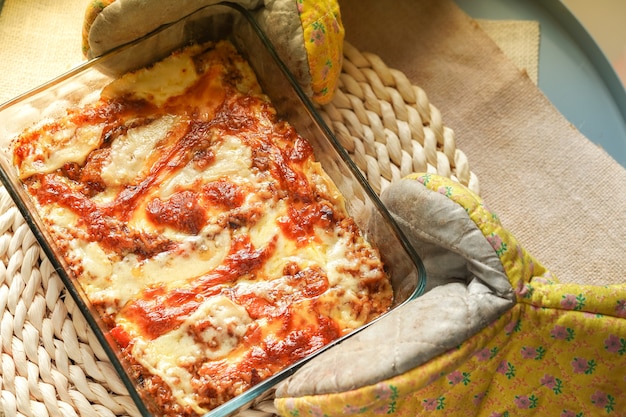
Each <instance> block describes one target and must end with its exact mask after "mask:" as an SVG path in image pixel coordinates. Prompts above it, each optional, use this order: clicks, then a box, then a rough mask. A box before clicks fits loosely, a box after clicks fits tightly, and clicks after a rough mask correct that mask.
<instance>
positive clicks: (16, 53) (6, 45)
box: [0, 0, 87, 103]
mask: <svg viewBox="0 0 626 417" xmlns="http://www.w3.org/2000/svg"><path fill="white" fill-rule="evenodd" d="M86 4H87V2H86V0H55V1H37V0H5V2H4V6H3V7H2V11H1V12H0V74H1V75H0V103H4V102H5V101H7V100H9V99H11V98H13V97H15V96H17V95H18V94H22V93H24V92H26V91H28V90H30V89H32V88H34V87H37V86H38V85H40V84H42V83H43V82H46V81H48V80H50V79H52V78H54V77H56V76H58V75H60V74H62V73H64V72H65V71H67V70H69V69H71V68H72V67H73V66H75V65H77V64H78V63H80V62H81V61H82V60H83V57H82V52H81V44H80V39H81V31H82V20H83V16H84V14H85V5H86Z"/></svg>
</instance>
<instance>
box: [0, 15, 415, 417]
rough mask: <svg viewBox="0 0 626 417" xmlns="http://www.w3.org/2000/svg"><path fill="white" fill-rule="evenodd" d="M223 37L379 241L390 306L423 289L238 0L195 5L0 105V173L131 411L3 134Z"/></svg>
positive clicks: (245, 399)
mask: <svg viewBox="0 0 626 417" xmlns="http://www.w3.org/2000/svg"><path fill="white" fill-rule="evenodd" d="M222 39H225V40H229V41H230V42H232V43H233V44H234V45H235V47H236V48H237V50H238V51H239V52H240V53H241V54H242V55H243V57H244V58H245V59H246V60H247V61H248V62H249V63H250V65H251V66H252V68H253V70H254V72H255V73H256V76H257V78H258V80H259V82H260V84H261V87H262V89H263V92H264V93H265V94H267V95H268V96H269V97H270V99H271V101H272V103H273V105H274V107H275V108H276V109H277V111H278V114H279V116H280V117H281V118H282V119H285V120H287V121H288V122H289V123H290V124H291V125H292V126H294V127H295V129H296V131H297V132H298V133H299V134H300V135H301V136H303V137H304V138H306V139H307V140H308V141H309V143H310V144H311V145H312V147H313V149H314V153H315V157H316V159H317V160H318V161H319V162H320V163H321V165H322V167H323V168H324V170H325V172H326V173H327V174H328V175H329V177H330V178H331V179H332V180H333V181H334V182H335V184H336V185H337V187H338V189H339V190H340V192H341V193H342V195H343V196H344V199H345V202H346V209H347V211H348V213H349V214H350V216H351V217H353V218H354V219H355V221H356V223H357V225H358V227H359V228H360V229H361V231H362V232H363V234H364V236H365V237H366V238H367V240H368V241H370V242H371V243H372V244H373V245H374V246H375V247H376V248H378V250H379V252H380V254H381V257H382V260H383V262H384V264H385V267H386V272H387V274H388V275H389V277H390V279H391V283H392V287H393V292H394V301H393V307H392V308H397V307H398V306H400V305H402V304H404V303H405V302H407V301H409V300H411V299H412V298H414V297H417V296H419V295H421V293H422V292H423V291H424V288H425V280H426V277H425V271H424V268H423V266H422V264H421V261H420V260H419V258H418V257H417V255H416V254H415V252H414V251H413V249H412V248H411V246H410V245H409V243H408V242H407V240H406V239H405V238H404V236H403V235H402V233H401V231H400V230H399V228H398V227H397V225H396V224H395V223H394V221H393V220H392V219H391V216H390V215H389V213H388V212H387V210H386V209H385V207H384V206H383V204H382V203H381V202H380V200H379V199H378V197H377V196H376V194H375V193H374V191H373V190H372V189H371V188H370V187H369V185H368V183H367V181H366V180H365V179H364V177H363V176H362V175H361V174H360V172H359V171H358V168H356V166H355V165H354V163H353V162H352V161H351V160H350V158H349V156H348V154H347V152H346V151H345V150H344V149H343V148H342V147H341V146H340V145H339V143H338V142H337V140H336V139H335V138H334V137H333V135H332V133H331V132H330V131H329V129H328V127H327V126H326V125H325V124H324V122H323V121H322V119H321V118H320V117H319V115H318V114H317V113H316V111H315V108H314V106H313V105H312V103H311V102H310V100H309V99H308V98H307V97H306V95H305V94H304V93H303V91H302V89H301V88H300V87H299V86H298V85H297V83H296V81H295V79H294V77H293V76H292V75H291V74H290V73H289V71H288V69H287V68H286V67H285V65H284V64H283V63H282V62H281V61H280V59H279V58H278V56H277V54H276V52H275V51H274V49H273V48H272V46H271V44H270V42H269V41H268V39H267V38H266V36H265V35H264V34H263V33H262V31H261V30H260V29H259V27H258V26H257V25H256V24H255V22H254V19H253V17H252V16H251V14H250V13H249V12H247V11H246V10H244V9H242V8H240V7H237V6H233V5H228V4H222V5H216V6H208V7H204V8H201V9H199V10H198V11H196V12H194V13H192V14H191V15H189V16H187V17H186V18H184V19H181V20H179V21H177V22H174V23H172V24H169V25H167V26H165V27H162V28H160V29H159V30H157V31H155V32H154V33H152V34H150V35H148V36H146V37H144V38H142V39H139V40H137V41H135V42H132V43H131V44H128V45H125V46H122V47H120V48H118V49H116V50H114V51H112V52H110V53H108V54H106V55H105V56H102V57H98V58H95V59H92V60H90V61H89V62H86V63H85V64H84V65H81V66H79V67H77V68H76V69H74V70H72V71H70V72H68V73H66V74H64V75H62V76H61V77H59V78H57V79H55V80H52V81H51V82H49V83H47V84H45V85H43V86H41V87H39V88H37V89H35V90H33V91H31V92H29V93H27V94H25V95H23V96H21V97H18V98H16V99H14V100H12V101H10V102H8V103H6V104H4V105H1V106H0V150H1V152H0V155H1V156H0V167H1V170H0V176H1V180H2V182H3V184H4V185H5V187H6V188H7V190H8V191H9V193H10V195H11V196H12V198H13V199H14V201H15V202H16V205H17V206H18V208H19V209H20V211H21V213H22V215H23V216H24V218H25V220H26V221H27V223H28V224H29V226H30V227H31V229H32V231H33V233H34V235H35V236H36V238H37V240H38V242H39V243H40V245H41V246H42V248H43V250H44V252H45V253H46V255H47V256H48V257H49V259H50V261H51V262H52V263H53V265H54V266H55V268H56V270H57V271H58V273H59V275H60V277H61V279H62V280H63V282H64V283H65V285H66V286H67V289H68V292H69V293H70V294H71V296H72V297H73V299H74V300H75V302H76V303H77V305H78V307H79V308H80V309H81V311H82V312H83V314H84V315H85V318H86V320H87V321H88V323H89V324H90V326H91V327H92V329H93V331H94V333H95V335H96V337H97V338H98V340H99V341H100V342H101V343H102V345H103V348H104V349H105V351H106V352H107V354H108V356H109V358H110V359H111V362H112V364H113V366H114V367H115V369H116V371H117V372H118V373H119V375H120V377H121V379H122V381H123V382H124V383H125V385H126V387H127V388H128V391H129V393H130V395H131V397H132V398H133V400H134V401H135V403H136V404H137V407H138V409H139V411H140V412H141V414H142V415H146V416H148V415H151V414H150V412H149V410H148V407H147V406H146V404H145V402H144V400H143V396H142V395H141V393H140V392H141V387H140V384H139V383H138V382H137V381H135V380H133V379H132V378H131V377H130V376H129V373H128V371H127V369H126V366H125V364H124V362H123V361H122V360H121V359H120V357H119V352H118V347H117V345H116V343H115V341H113V340H112V338H111V337H110V335H109V334H108V331H107V330H106V327H105V326H104V324H103V322H102V320H101V318H100V317H99V316H98V313H97V312H96V311H95V309H94V308H93V307H92V306H91V305H90V303H89V300H88V299H87V297H86V296H85V294H84V292H83V291H82V289H81V287H80V285H79V284H78V282H77V281H76V279H75V277H74V276H73V275H72V274H71V273H70V272H69V269H68V267H67V265H66V264H65V262H64V259H63V255H62V253H60V250H59V248H58V247H56V246H55V244H54V242H53V240H52V239H51V237H50V235H49V232H48V231H47V230H46V226H45V225H44V223H43V222H42V221H41V219H40V218H39V217H38V214H37V211H36V209H35V208H34V205H33V202H32V201H31V200H30V197H29V196H28V195H27V194H26V192H25V190H24V188H23V186H22V184H21V182H20V180H19V178H18V176H17V172H16V169H15V167H14V166H13V164H12V155H11V152H10V143H11V140H12V139H13V138H14V137H15V136H16V135H18V134H19V133H20V132H22V131H23V130H24V129H25V128H27V127H29V126H31V125H32V124H34V123H36V122H38V121H40V120H42V119H46V118H54V117H55V116H58V115H60V114H62V113H63V112H64V111H65V109H67V108H69V107H70V106H76V105H82V104H83V103H87V102H89V101H90V100H93V99H94V97H96V96H97V95H98V93H99V92H100V91H101V89H102V88H103V87H104V86H105V85H106V84H108V83H109V82H111V81H112V80H113V79H114V78H115V77H117V76H119V75H121V74H123V73H124V72H126V71H130V70H135V69H137V68H141V67H143V66H146V65H149V64H151V63H153V62H155V61H157V60H159V59H162V58H164V57H165V56H167V55H169V54H170V53H171V52H172V51H174V50H177V49H179V48H181V47H182V46H184V45H188V44H190V43H201V42H206V41H209V40H214V41H216V40H222ZM379 319H380V318H379ZM359 330H360V329H359ZM357 331H358V330H357ZM345 337H350V335H347V336H345ZM345 337H343V338H340V339H338V340H336V341H334V342H332V343H331V344H329V345H327V346H326V347H324V348H323V349H322V350H325V349H328V348H330V347H331V346H334V345H336V344H338V343H340V342H341V341H342V340H344V339H345ZM319 352H321V350H320V351H318V352H316V353H315V354H313V355H310V356H308V357H307V358H305V359H303V360H301V361H299V362H297V363H295V364H293V365H291V366H289V367H288V368H286V369H284V370H282V371H280V372H279V373H277V374H275V375H274V376H272V377H271V378H268V379H266V380H264V381H262V382H260V383H259V384H257V385H256V386H254V387H253V388H251V389H250V390H248V391H246V392H245V393H243V394H241V395H240V396H238V397H236V398H234V399H232V400H230V401H228V402H226V403H225V404H223V405H222V406H220V407H218V408H216V409H214V410H212V411H211V412H209V413H208V414H206V416H223V415H229V414H233V413H235V412H237V410H240V409H242V408H245V407H246V406H247V404H249V403H250V402H251V401H253V400H254V399H255V398H257V397H259V396H261V395H263V394H264V393H265V392H267V391H268V390H270V389H271V388H272V387H273V386H274V385H275V384H276V383H278V382H279V381H281V380H283V379H284V378H286V377H287V376H289V375H290V374H292V373H293V372H295V371H296V370H297V369H298V368H299V367H300V366H301V365H302V364H303V363H305V362H306V361H309V360H311V359H312V358H313V357H315V356H316V355H317V354H319Z"/></svg>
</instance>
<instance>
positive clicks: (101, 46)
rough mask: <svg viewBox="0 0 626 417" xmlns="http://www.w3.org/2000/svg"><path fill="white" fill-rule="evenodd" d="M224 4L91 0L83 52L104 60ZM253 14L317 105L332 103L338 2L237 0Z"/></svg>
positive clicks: (337, 65)
mask: <svg viewBox="0 0 626 417" xmlns="http://www.w3.org/2000/svg"><path fill="white" fill-rule="evenodd" d="M219 2H220V0H177V1H170V0H91V1H90V2H89V3H88V6H87V10H86V13H85V20H84V24H83V40H82V44H83V53H84V54H85V56H86V57H88V58H93V57H96V56H100V55H102V54H104V53H106V52H108V51H110V50H112V49H113V48H115V47H117V46H120V45H123V44H126V43H128V42H131V41H133V40H135V39H139V38H141V37H142V36H144V35H146V34H148V33H150V32H152V31H153V30H155V29H157V28H158V27H160V26H162V25H164V24H167V23H171V22H175V21H177V20H179V19H181V18H183V17H185V16H187V15H188V14H191V13H193V12H194V11H196V10H198V9H200V8H202V7H204V6H209V5H212V4H215V3H219ZM233 2H234V3H237V4H239V5H240V6H242V7H244V8H246V9H249V10H251V11H252V13H253V15H254V16H255V18H256V20H257V22H258V23H259V25H260V26H261V28H262V29H263V31H264V32H265V33H266V34H267V36H268V37H269V38H270V40H271V41H272V43H273V45H274V47H275V48H276V50H277V53H278V54H279V56H280V57H281V59H282V60H283V61H285V63H286V65H287V66H288V67H289V69H290V70H291V72H292V73H293V74H294V76H295V77H296V79H297V80H298V82H299V83H300V85H301V86H302V88H303V89H304V91H305V92H306V93H308V94H309V96H310V97H311V98H312V99H313V101H315V102H317V103H319V104H325V103H328V102H329V101H330V100H331V99H332V96H333V93H334V91H335V89H336V85H337V80H338V78H339V74H340V72H341V63H342V57H343V38H344V29H343V25H342V23H341V16H340V12H339V5H338V3H337V0H306V1H304V0H233Z"/></svg>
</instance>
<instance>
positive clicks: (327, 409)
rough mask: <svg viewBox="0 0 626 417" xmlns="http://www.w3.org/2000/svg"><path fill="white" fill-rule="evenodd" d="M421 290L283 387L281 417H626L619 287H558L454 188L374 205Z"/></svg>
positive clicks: (426, 178)
mask: <svg viewBox="0 0 626 417" xmlns="http://www.w3.org/2000/svg"><path fill="white" fill-rule="evenodd" d="M381 198H382V199H383V202H384V203H385V204H386V206H387V207H388V208H389V210H390V211H391V213H392V215H393V216H394V217H395V219H396V220H397V221H398V223H399V224H400V226H401V228H402V229H403V230H404V232H405V233H406V235H407V237H408V238H409V240H410V241H411V244H412V245H413V246H414V247H415V249H416V251H417V252H418V254H419V255H420V257H421V258H422V260H423V262H424V266H425V268H426V271H427V275H428V280H429V285H428V292H426V293H425V294H424V295H423V296H421V297H419V298H417V299H415V300H413V301H410V302H409V303H408V304H405V305H404V306H402V307H401V308H399V309H397V310H396V311H394V312H392V313H391V314H390V315H388V316H387V317H385V318H384V319H382V320H380V321H378V322H376V323H374V324H373V325H372V326H370V327H368V328H367V329H365V330H364V331H362V332H361V333H358V334H356V335H355V336H354V337H352V338H350V339H348V340H346V341H345V342H343V343H342V344H340V345H338V346H337V347H334V348H332V349H330V350H329V351H326V352H325V353H323V354H322V355H320V356H319V357H318V358H316V359H315V360H313V361H311V362H310V363H308V364H307V365H305V366H304V367H303V368H301V369H300V370H299V371H297V372H296V373H295V374H294V375H293V376H291V377H290V378H289V379H287V380H286V381H284V382H283V383H281V384H279V386H278V388H277V392H276V399H275V405H276V407H277V409H278V410H279V413H280V414H281V415H283V416H299V417H303V416H320V417H321V416H328V417H330V416H347V415H363V416H375V415H399V416H422V415H423V416H436V415H441V416H488V417H496V416H530V415H532V416H561V417H575V416H576V417H582V416H587V417H589V416H605V415H606V416H626V395H625V393H626V284H621V285H614V286H606V287H595V286H583V285H573V284H560V283H559V282H558V281H557V279H556V278H555V277H554V276H553V275H552V274H551V273H550V272H549V271H547V270H546V269H545V268H544V267H543V266H542V265H541V264H539V263H538V262H537V261H536V260H535V259H533V257H532V256H531V255H529V254H528V253H527V252H526V251H525V250H524V249H523V248H522V247H521V246H520V245H519V244H518V242H517V241H516V240H515V238H514V237H513V236H511V235H510V234H509V233H508V232H507V231H506V230H505V229H504V228H503V227H502V225H501V223H500V221H499V220H498V218H497V217H496V216H495V215H494V214H493V213H492V212H490V211H489V210H488V208H487V207H486V206H485V205H484V203H483V201H482V200H481V199H480V198H479V197H478V196H476V195H475V194H474V193H472V192H471V191H470V190H468V189H467V188H465V187H463V186H462V185H460V184H458V183H456V182H453V181H452V180H450V179H447V178H443V177H440V176H437V175H432V174H422V175H417V174H416V175H413V176H411V177H410V178H406V179H404V180H401V181H398V182H396V183H394V184H392V185H390V186H389V187H388V188H387V189H386V190H385V191H384V192H383V195H382V196H381Z"/></svg>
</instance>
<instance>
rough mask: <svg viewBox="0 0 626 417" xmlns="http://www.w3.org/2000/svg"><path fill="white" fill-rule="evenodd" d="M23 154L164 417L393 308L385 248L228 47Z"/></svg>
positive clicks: (37, 132) (39, 200)
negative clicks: (365, 233) (364, 229)
mask: <svg viewBox="0 0 626 417" xmlns="http://www.w3.org/2000/svg"><path fill="white" fill-rule="evenodd" d="M13 151H14V152H13V156H14V163H15V165H16V168H17V170H18V172H19V175H20V178H21V179H22V180H23V182H24V186H25V188H26V190H27V192H28V193H29V194H30V195H31V196H32V197H33V201H34V203H35V205H36V207H37V209H38V210H39V212H40V214H41V217H42V219H43V222H44V223H45V224H46V225H47V226H48V227H49V229H50V232H51V235H52V237H53V239H54V241H55V242H56V244H57V245H58V246H59V248H60V251H61V252H62V253H64V256H65V261H66V263H67V264H68V265H69V268H70V272H71V273H73V274H74V275H75V276H76V278H77V281H78V283H79V285H80V286H81V287H82V289H83V291H84V293H85V294H86V295H87V297H88V299H89V302H90V303H91V304H92V305H93V306H94V307H95V309H96V310H97V311H98V312H99V313H100V314H101V316H102V318H103V321H104V323H105V324H106V326H107V331H109V332H110V334H111V336H112V338H113V339H114V340H115V341H116V343H117V344H118V347H119V349H120V351H121V355H122V357H123V358H124V359H125V360H126V361H127V362H128V363H130V364H131V367H130V373H131V376H132V377H134V378H136V379H137V381H138V385H139V388H140V392H141V393H142V394H143V395H145V396H146V398H147V401H146V403H147V404H150V407H154V408H155V409H154V410H153V411H154V412H155V414H160V415H177V416H196V415H201V414H203V413H205V412H207V411H209V410H211V409H213V408H214V407H216V406H218V405H220V404H222V403H223V402H224V401H227V400H229V399H231V398H233V397H235V396H237V395H239V394H241V393H242V392H244V391H245V390H247V389H249V388H250V387H252V386H254V385H255V384H257V383H258V382H260V381H262V380H264V379H266V378H269V377H270V376H272V375H274V374H275V373H276V372H278V371H280V370H282V369H285V368H286V367H288V366H289V365H290V364H292V363H294V362H295V361H297V360H299V359H301V358H304V357H306V356H307V355H309V354H311V353H312V352H314V351H316V350H318V349H319V348H321V347H323V346H324V345H326V344H328V343H329V342H330V341H332V340H334V339H336V338H338V337H340V336H342V335H345V334H347V333H349V332H350V331H352V330H354V329H356V328H358V327H360V326H362V325H363V324H365V323H367V322H368V321H370V320H372V319H373V318H375V317H377V316H379V315H380V314H382V313H384V312H385V311H387V309H388V308H389V306H390V304H391V301H392V300H391V298H392V289H391V285H390V283H389V280H388V277H387V276H386V275H385V273H384V270H383V265H382V263H381V261H380V258H379V255H378V253H377V251H376V250H375V249H374V248H372V247H371V245H370V244H368V243H367V242H366V241H365V239H364V238H363V237H362V235H361V233H360V232H359V230H358V228H357V227H356V225H355V223H354V221H353V220H352V219H351V218H350V217H349V216H348V215H347V213H346V211H345V208H344V205H343V200H342V197H341V195H340V193H339V191H338V190H337V188H336V187H335V185H334V184H333V183H332V181H331V180H330V179H329V177H328V176H327V175H326V174H325V173H324V171H323V170H322V168H321V166H320V165H319V163H317V162H316V161H315V158H314V155H313V150H312V148H311V146H310V144H309V143H308V142H307V141H306V140H305V139H304V138H302V137H300V136H299V135H298V134H297V133H296V132H295V130H294V129H293V128H292V127H291V126H290V125H289V124H288V123H286V122H284V121H281V120H279V119H278V118H277V116H276V114H275V110H274V109H273V107H272V105H271V103H270V102H269V101H268V99H267V97H265V96H264V95H263V94H262V92H261V90H260V88H259V86H258V83H257V82H256V78H255V77H254V73H253V72H252V70H251V69H250V67H249V66H248V65H247V63H246V62H245V61H244V60H243V59H242V58H241V57H240V56H239V55H238V54H237V53H236V51H235V49H234V47H233V46H232V45H231V44H230V43H228V42H219V43H215V44H214V43H210V44H204V45H194V46H192V47H189V48H187V49H184V50H182V51H179V52H176V53H175V54H173V55H172V56H171V57H170V58H166V59H165V60H164V61H162V62H160V63H157V64H155V65H154V66H152V67H150V68H146V69H142V70H139V71H137V72H134V73H130V74H127V75H125V76H122V77H121V78H120V79H118V80H115V81H113V82H112V83H111V84H110V85H109V86H107V87H106V88H105V89H104V90H103V92H102V95H101V97H100V99H99V100H97V101H96V102H94V103H92V104H89V105H85V106H84V107H80V108H75V109H69V110H68V112H67V114H66V115H64V116H62V117H60V118H58V119H55V120H53V121H50V122H49V123H43V124H41V125H38V126H36V127H34V128H32V129H31V130H28V131H25V132H24V133H23V134H21V135H20V136H19V137H17V138H16V140H15V142H14V144H13Z"/></svg>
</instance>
